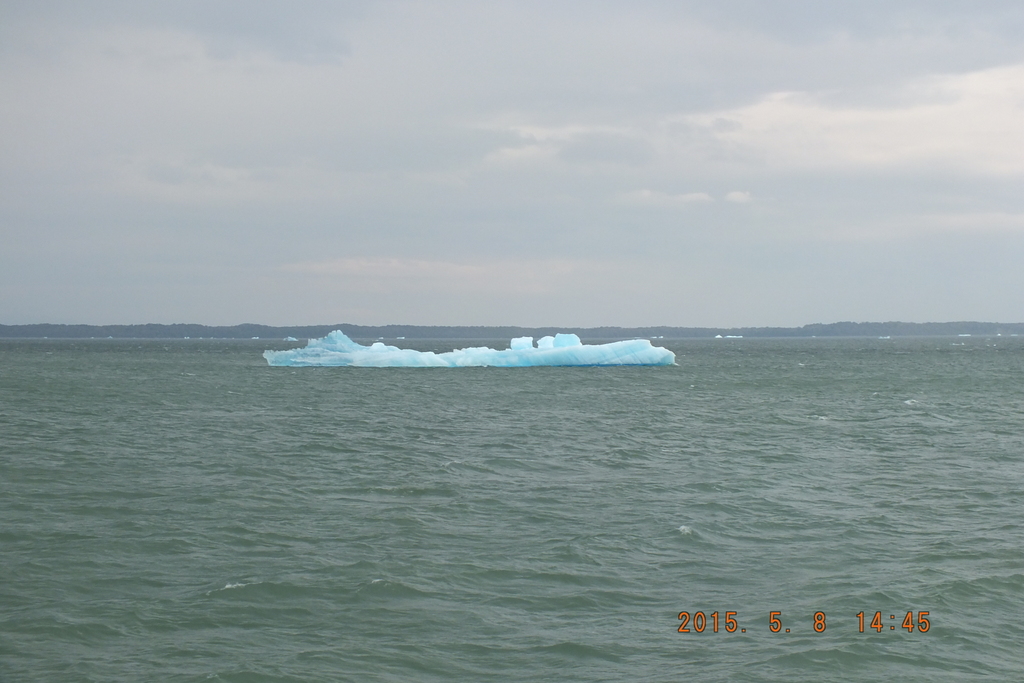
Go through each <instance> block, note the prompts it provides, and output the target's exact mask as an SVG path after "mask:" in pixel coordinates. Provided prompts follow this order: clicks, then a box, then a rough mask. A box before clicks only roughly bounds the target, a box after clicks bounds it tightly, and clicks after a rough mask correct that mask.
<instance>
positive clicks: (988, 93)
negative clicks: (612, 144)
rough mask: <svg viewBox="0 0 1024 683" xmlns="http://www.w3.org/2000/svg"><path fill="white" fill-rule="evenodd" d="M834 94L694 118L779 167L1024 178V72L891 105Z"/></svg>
mask: <svg viewBox="0 0 1024 683" xmlns="http://www.w3.org/2000/svg"><path fill="white" fill-rule="evenodd" d="M829 95H830V94H829V93H811V92H779V93H773V94H771V95H768V96H767V97H764V98H763V99H761V100H760V101H758V102H756V103H754V104H751V105H748V106H743V107H738V108H734V109H729V110H724V111H716V112H711V113H706V114H698V115H693V116H689V117H687V120H688V121H689V122H691V123H693V124H695V125H697V126H699V127H701V128H703V129H704V130H705V131H707V133H708V134H709V135H710V136H711V137H713V138H714V139H715V140H717V141H718V142H719V143H720V144H721V145H723V146H725V147H726V148H728V149H730V150H731V151H732V152H733V153H734V154H740V155H743V156H745V157H746V158H747V159H749V160H752V161H753V160H756V162H758V163H761V164H764V165H767V166H771V167H777V168H787V167H788V168H793V167H800V168H818V169H821V168H832V169H839V168H844V167H847V168H904V169H910V168H918V169H920V168H922V167H927V168H935V167H941V168H945V169H947V170H960V171H963V170H966V171H972V172H975V173H984V174H993V175H1002V174H1019V173H1022V172H1024V64H1016V65H1012V66H1005V67H1000V68H995V69H985V70H982V71H975V72H971V73H966V74H953V75H943V76H933V77H928V78H925V79H920V80H918V81H915V82H913V83H910V84H908V85H907V86H906V87H905V88H904V90H903V92H902V94H901V98H902V100H903V101H902V102H900V103H897V104H892V105H888V106H884V105H876V106H867V105H856V106H855V105H849V104H842V103H833V102H831V101H830V100H831V99H833V98H830V96H829ZM723 122H725V123H724V124H723Z"/></svg>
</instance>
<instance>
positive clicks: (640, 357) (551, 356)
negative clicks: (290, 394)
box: [263, 330, 676, 368]
mask: <svg viewBox="0 0 1024 683" xmlns="http://www.w3.org/2000/svg"><path fill="white" fill-rule="evenodd" d="M263 357H264V358H266V359H267V363H269V364H270V365H273V366H287V367H305V366H352V367H360V368H479V367H495V368H523V367H536V366H542V365H546V366H571V365H577V366H597V365H673V364H674V363H675V362H676V355H675V354H674V353H672V352H671V351H669V350H668V349H665V348H662V347H660V346H653V345H651V342H650V341H648V340H647V339H629V340H627V341H618V342H612V343H610V344H584V343H582V342H581V341H580V338H579V337H577V336H576V335H575V334H556V335H555V336H553V337H541V338H540V339H538V340H537V345H536V346H534V345H533V337H518V338H516V339H513V340H512V341H511V342H510V343H509V348H507V349H500V350H499V349H492V348H488V347H486V346H474V347H470V348H466V349H455V350H454V351H448V352H446V353H434V352H433V351H416V350H414V349H400V348H398V347H397V346H388V345H386V344H384V343H383V342H375V343H373V344H371V345H370V346H363V345H362V344H357V343H356V342H354V341H352V340H351V339H349V338H348V337H347V336H346V335H345V333H344V332H342V331H341V330H335V331H334V332H331V333H330V334H329V335H327V336H326V337H323V338H322V339H310V340H309V342H308V343H307V344H306V346H305V347H304V348H299V349H287V350H284V351H271V350H268V351H264V352H263Z"/></svg>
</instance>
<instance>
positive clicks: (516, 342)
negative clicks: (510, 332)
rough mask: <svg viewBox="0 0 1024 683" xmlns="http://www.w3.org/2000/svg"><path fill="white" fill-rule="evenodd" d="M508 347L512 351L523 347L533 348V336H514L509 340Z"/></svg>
mask: <svg viewBox="0 0 1024 683" xmlns="http://www.w3.org/2000/svg"><path fill="white" fill-rule="evenodd" d="M508 346H509V348H510V349H512V350H513V351H522V350H523V349H532V348H533V337H516V338H515V339H513V340H512V341H511V342H509V345H508Z"/></svg>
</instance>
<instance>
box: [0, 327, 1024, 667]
mask: <svg viewBox="0 0 1024 683" xmlns="http://www.w3.org/2000/svg"><path fill="white" fill-rule="evenodd" d="M403 343H404V344H405V345H407V346H413V347H417V348H420V349H421V350H432V351H436V352H441V351H445V350H450V349H451V348H454V347H455V346H465V345H466V344H464V343H462V342H458V343H454V345H453V342H419V343H417V342H415V341H412V340H409V341H408V342H403ZM474 343H475V342H474ZM480 343H482V344H498V343H500V341H499V340H480ZM663 343H664V345H665V346H666V347H668V348H669V349H671V350H672V351H674V352H675V353H676V359H677V363H678V364H677V365H675V366H668V367H613V368H519V369H500V368H462V369H450V368H442V369H359V368H274V367H268V366H267V364H266V362H265V361H264V359H263V357H262V355H261V354H262V352H263V350H264V349H265V348H267V347H268V342H267V341H266V340H261V341H210V340H203V341H198V340H192V341H167V342H160V341H110V340H103V341H100V340H96V341H92V340H84V341H55V340H36V341H0V680H3V681H124V682H129V681H131V682H137V681H402V682H403V683H406V682H411V681H495V682H497V681H502V682H504V681H676V680H695V681H727V680H729V681H822V680H829V681H832V680H852V681H882V680H903V681H964V680H999V681H1006V680H1019V679H1020V676H1021V672H1022V671H1024V647H1022V646H1021V643H1024V619H1022V616H1021V615H1024V532H1022V529H1024V342H1022V341H1021V340H1019V339H1013V338H1003V337H992V338H982V337H972V338H970V339H958V338H929V339H892V340H875V339H831V340H820V339H803V340H758V339H729V340H703V341H676V342H673V341H671V340H665V341H664V342H663ZM289 346H290V345H289V344H287V343H285V342H281V343H280V344H279V345H278V347H279V348H288V347H289ZM292 346H294V345H292ZM681 612H686V613H687V616H686V621H685V622H684V621H683V620H681V619H680V613H681ZM698 612H699V613H700V614H701V616H700V617H698V616H697V613H698ZM908 612H909V613H910V619H909V622H908V623H909V624H910V625H911V626H913V630H909V629H907V628H904V626H903V624H904V623H905V621H907V614H908ZM926 612H927V614H925V613H926ZM773 613H778V614H773ZM819 613H820V616H818V617H816V615H818V614H819ZM858 614H862V615H863V616H862V617H857V615H858ZM713 615H714V616H713ZM716 619H717V626H718V630H717V632H715V631H714V630H713V627H714V623H715V620H716ZM730 620H731V621H730ZM922 620H923V621H922ZM873 621H874V622H875V624H876V627H873V626H872V622H873ZM697 625H702V626H703V630H702V631H701V632H698V631H697V630H696V626H697ZM816 625H817V626H818V628H819V629H820V630H816V629H815V626H816ZM922 625H927V627H928V629H927V630H926V631H925V630H922V628H921V627H922ZM861 626H863V631H861ZM681 627H682V628H688V630H689V632H684V633H680V632H679V629H680V628H681ZM729 627H734V628H735V630H734V631H733V632H730V631H729ZM776 627H777V628H778V632H774V631H773V630H772V629H773V628H776Z"/></svg>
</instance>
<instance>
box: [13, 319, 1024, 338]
mask: <svg viewBox="0 0 1024 683" xmlns="http://www.w3.org/2000/svg"><path fill="white" fill-rule="evenodd" d="M333 330H342V331H343V332H345V334H347V335H348V336H349V337H352V338H353V339H360V340H364V339H396V338H399V337H404V338H406V339H511V338H512V337H526V336H531V337H543V336H546V335H553V334H555V333H556V332H573V333H575V334H578V335H579V336H580V337H581V338H582V339H584V340H587V339H632V338H635V337H643V338H647V339H651V338H654V337H661V338H665V339H700V338H711V337H715V336H719V335H721V336H722V337H727V336H731V337H941V336H956V335H963V334H969V335H979V336H984V335H990V336H995V335H998V334H1002V335H1011V334H1017V335H1024V323H983V322H949V323H901V322H885V323H855V322H839V323H828V324H823V323H815V324H813V325H804V326H803V327H732V328H725V327H490V326H481V325H476V326H435V325H383V326H368V325H350V324H348V323H338V324H336V325H307V326H302V327H272V326H270V325H256V324H243V325H233V326H230V327H226V326H220V327H218V326H209V325H189V324H174V325H158V324H147V325H55V324H50V323H44V324H38V325H0V338H6V339H28V338H35V339H41V338H49V339H91V338H100V339H103V338H114V339H199V338H202V339H252V338H254V337H258V338H260V339H284V338H285V337H295V338H297V339H312V338H315V337H323V336H325V335H326V334H327V333H329V332H331V331H333Z"/></svg>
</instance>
